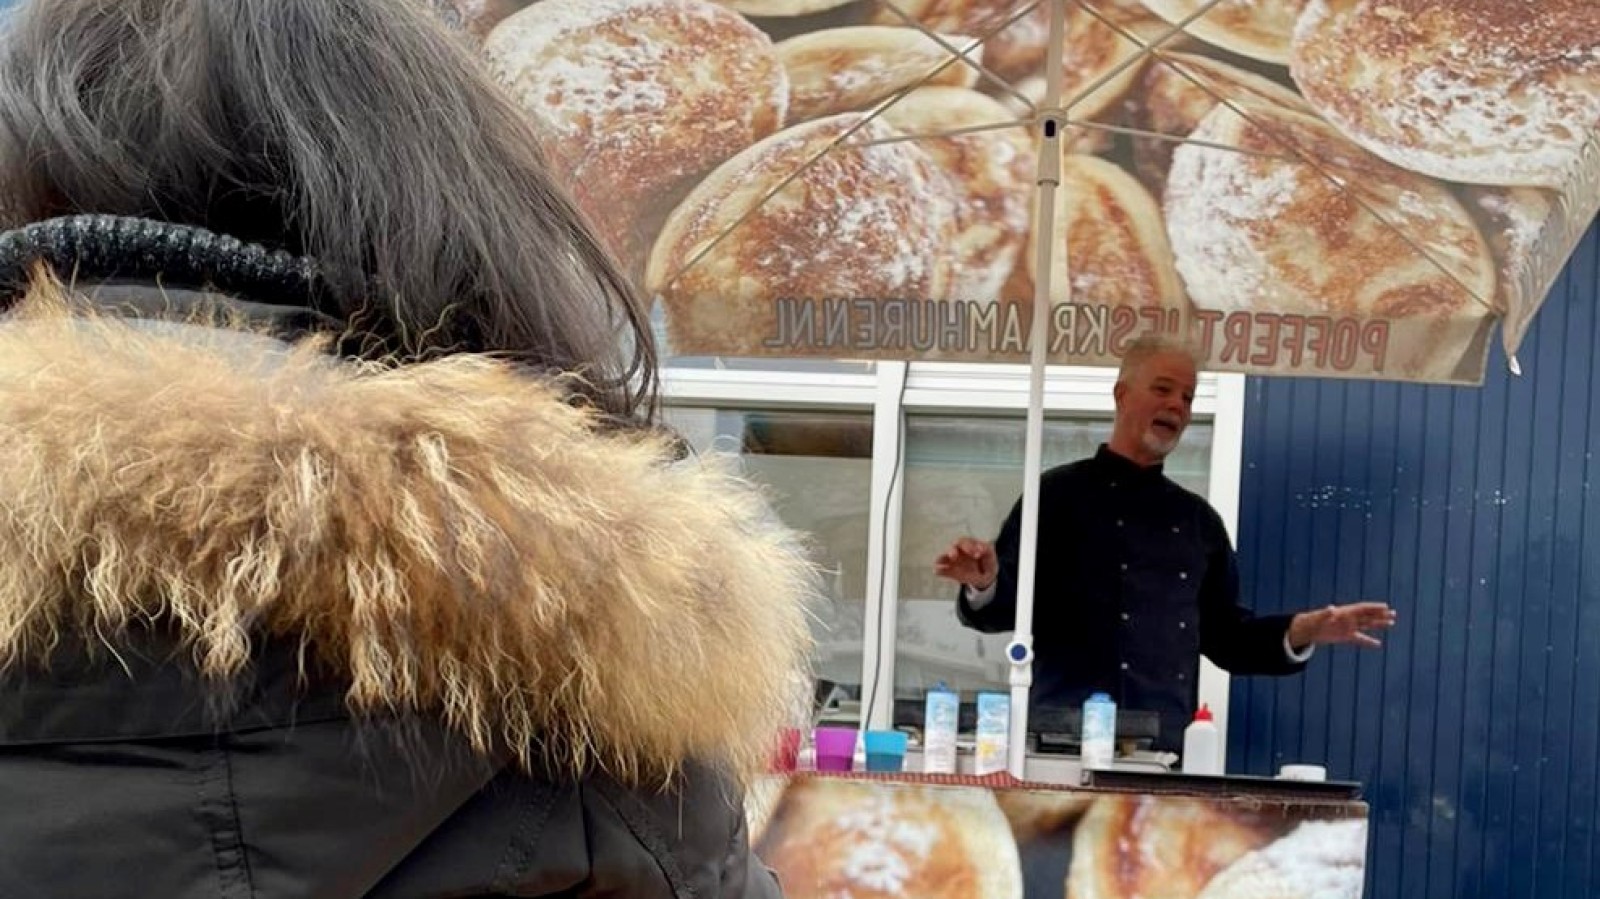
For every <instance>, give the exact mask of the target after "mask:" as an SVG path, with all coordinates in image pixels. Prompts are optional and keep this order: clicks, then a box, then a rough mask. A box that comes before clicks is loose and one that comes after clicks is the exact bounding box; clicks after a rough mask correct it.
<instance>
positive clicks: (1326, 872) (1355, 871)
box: [1200, 819, 1367, 899]
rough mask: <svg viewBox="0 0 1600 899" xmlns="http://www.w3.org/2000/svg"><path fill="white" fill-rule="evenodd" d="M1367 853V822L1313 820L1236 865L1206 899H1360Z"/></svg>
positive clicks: (1209, 889)
mask: <svg viewBox="0 0 1600 899" xmlns="http://www.w3.org/2000/svg"><path fill="white" fill-rule="evenodd" d="M1366 851H1367V826H1366V823H1365V822H1363V821H1360V820H1355V819H1353V820H1349V821H1307V822H1305V823H1303V824H1301V825H1300V826H1299V827H1297V828H1295V829H1294V830H1293V831H1291V832H1290V833H1289V834H1288V835H1287V836H1285V837H1283V838H1281V839H1279V840H1277V841H1275V842H1273V843H1272V844H1271V845H1269V846H1266V847H1265V848H1262V849H1258V850H1256V851H1254V852H1252V853H1250V854H1249V855H1246V856H1245V857H1243V858H1241V859H1239V860H1238V861H1237V862H1235V863H1233V864H1232V865H1230V866H1229V867H1228V868H1227V869H1225V870H1224V871H1222V872H1221V873H1220V874H1218V875H1217V876H1216V877H1215V878H1213V879H1212V881H1211V883H1210V884H1208V885H1207V886H1206V888H1205V889H1204V890H1203V891H1201V893H1200V899H1258V897H1259V899H1266V897H1272V899H1360V897H1361V888H1362V882H1363V880H1364V879H1365V876H1366V867H1365V859H1366Z"/></svg>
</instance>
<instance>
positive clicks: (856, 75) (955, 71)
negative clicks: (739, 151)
mask: <svg viewBox="0 0 1600 899" xmlns="http://www.w3.org/2000/svg"><path fill="white" fill-rule="evenodd" d="M952 47H953V48H955V49H956V50H960V51H966V52H967V55H966V58H967V59H969V60H971V61H972V63H974V64H976V63H981V62H982V61H983V52H984V48H983V47H982V46H981V45H978V44H977V43H976V42H975V41H974V40H972V39H971V38H969V37H965V36H961V35H946V34H941V35H937V36H935V35H931V34H925V33H923V32H922V31H919V30H918V29H915V28H891V27H885V26H877V25H853V26H846V27H843V28H825V29H823V30H821V31H812V32H809V33H807V34H802V35H799V36H798V37H792V38H789V39H788V40H786V41H782V42H780V43H779V44H777V46H776V47H775V48H774V49H775V52H776V53H777V54H778V59H779V60H781V61H782V63H783V67H784V70H785V71H787V72H788V75H789V85H790V119H791V121H795V122H802V121H805V120H807V119H814V118H818V117H820V116H826V115H832V114H834V113H840V112H855V111H857V110H860V109H865V108H866V107H868V106H871V105H872V104H874V103H877V102H878V101H879V100H884V99H887V98H888V97H889V96H890V95H892V94H895V93H897V92H900V91H903V90H906V89H908V88H914V87H921V86H927V85H933V86H939V85H946V86H953V87H971V86H972V85H974V84H976V83H977V81H978V70H977V69H976V68H975V67H974V66H973V65H970V64H968V63H966V62H963V61H961V60H960V59H957V58H956V56H955V54H954V53H952V52H951V51H950V49H949V48H952Z"/></svg>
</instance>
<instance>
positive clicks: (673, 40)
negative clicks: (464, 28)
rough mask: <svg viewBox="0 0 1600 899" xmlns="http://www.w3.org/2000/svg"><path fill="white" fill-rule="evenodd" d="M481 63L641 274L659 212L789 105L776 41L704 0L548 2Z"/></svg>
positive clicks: (492, 36)
mask: <svg viewBox="0 0 1600 899" xmlns="http://www.w3.org/2000/svg"><path fill="white" fill-rule="evenodd" d="M482 54H483V57H484V58H485V59H486V60H487V62H488V65H489V69H490V72H491V73H492V74H493V75H494V77H495V79H496V80H497V81H499V82H500V83H501V84H503V85H505V86H506V87H507V88H509V89H510V90H511V92H512V94H513V95H514V96H515V97H516V98H517V100H518V101H519V102H520V103H521V104H522V106H523V107H524V108H525V109H527V110H528V111H529V112H530V113H532V114H533V116H534V117H535V118H536V119H537V120H538V121H539V122H541V123H542V124H544V125H545V126H546V128H547V130H548V133H549V135H550V140H549V143H548V144H547V150H548V152H549V153H550V155H551V156H552V158H553V161H554V162H555V164H556V165H557V167H558V168H559V169H562V170H564V171H565V172H566V173H567V174H568V176H569V177H568V179H567V182H566V183H567V184H568V185H570V187H571V189H572V191H573V193H574V194H575V196H576V198H577V200H578V202H579V204H580V205H581V206H582V207H583V208H584V211H585V212H587V213H588V214H589V218H590V220H591V221H593V222H595V223H596V224H597V225H598V226H599V227H600V228H601V230H602V231H603V232H604V235H605V237H606V238H607V239H608V242H609V243H610V244H611V245H612V249H613V250H615V251H616V252H618V253H619V254H620V255H621V256H622V257H623V259H624V260H625V261H627V262H629V263H630V264H633V265H635V266H637V265H638V264H640V263H642V261H643V256H644V253H645V252H646V251H647V250H648V246H649V236H651V232H653V224H651V223H652V222H654V221H655V220H657V219H659V217H660V216H661V215H664V214H665V211H666V210H665V209H663V208H660V206H661V205H662V204H663V203H664V202H665V201H667V200H668V199H670V198H672V197H673V196H674V192H675V191H676V190H677V189H678V188H679V187H680V186H682V185H684V183H685V182H686V181H688V180H690V179H693V178H695V177H697V176H699V175H701V174H702V173H704V172H706V171H709V170H710V169H711V168H713V167H714V166H716V165H717V164H718V163H720V162H722V161H723V160H725V159H727V158H729V157H731V156H733V155H734V154H736V153H738V152H739V151H741V150H743V149H745V148H746V147H748V146H750V145H751V144H753V143H755V142H756V141H758V140H760V139H761V138H764V137H766V136H767V135H769V134H771V133H773V132H775V131H777V130H778V128H779V127H780V126H781V125H782V124H783V121H784V117H785V113H786V111H787V109H788V104H789V82H788V76H787V74H786V73H785V72H784V69H783V66H782V65H781V64H780V63H779V61H778V57H777V55H776V53H774V51H773V47H772V42H771V41H770V40H769V39H768V37H767V36H766V35H765V34H763V33H762V32H761V31H760V30H759V29H757V28H756V27H755V26H754V25H752V24H750V22H749V21H747V20H746V19H745V18H744V17H743V16H741V15H739V14H738V13H735V12H733V11H732V10H728V9H724V8H722V7H720V6H716V5H713V4H711V3H709V2H706V0H541V2H539V3H535V4H533V5H532V6H529V7H527V8H526V9H523V10H522V11H520V12H518V13H515V14H513V15H511V16H509V17H508V18H506V19H505V20H504V21H502V22H500V23H499V24H498V25H496V26H495V28H494V30H492V31H491V32H490V33H489V36H488V37H487V38H486V39H485V40H484V44H483V48H482ZM641 229H642V230H643V232H644V233H641Z"/></svg>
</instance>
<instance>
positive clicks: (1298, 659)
mask: <svg viewBox="0 0 1600 899" xmlns="http://www.w3.org/2000/svg"><path fill="white" fill-rule="evenodd" d="M1316 651H1317V644H1315V643H1313V644H1311V645H1310V646H1307V647H1306V648H1305V650H1304V651H1302V652H1295V651H1294V647H1293V646H1290V645H1289V632H1288V631H1284V632H1283V654H1284V655H1286V656H1288V657H1289V661H1291V662H1293V663H1295V664H1296V665H1299V664H1301V663H1303V662H1306V661H1308V660H1309V659H1310V658H1311V654H1312V653H1314V652H1316Z"/></svg>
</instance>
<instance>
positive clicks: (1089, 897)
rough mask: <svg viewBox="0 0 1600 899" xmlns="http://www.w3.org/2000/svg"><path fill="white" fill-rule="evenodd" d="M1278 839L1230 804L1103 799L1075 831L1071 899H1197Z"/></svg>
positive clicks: (1172, 799) (1154, 798) (1168, 798)
mask: <svg viewBox="0 0 1600 899" xmlns="http://www.w3.org/2000/svg"><path fill="white" fill-rule="evenodd" d="M1273 836H1275V830H1274V828H1273V826H1272V825H1271V824H1270V823H1268V822H1267V821H1265V820H1263V819H1261V818H1260V817H1258V816H1256V815H1254V814H1252V813H1249V812H1246V811H1244V810H1243V809H1240V808H1238V807H1236V806H1233V805H1230V804H1227V803H1222V802H1216V801H1208V800H1204V799H1191V800H1183V799H1179V798H1176V797H1171V796H1160V797H1157V796H1136V795H1126V796H1118V795H1110V796H1102V797H1100V798H1099V799H1097V800H1095V803H1094V805H1093V806H1092V807H1091V808H1090V809H1089V811H1088V813H1087V814H1086V815H1084V817H1083V819H1082V820H1081V821H1079V822H1078V826H1077V829H1076V831H1075V832H1074V835H1073V844H1072V865H1071V868H1070V870H1069V871H1068V873H1067V892H1066V895H1067V899H1150V897H1155V896H1159V897H1161V899H1195V897H1196V896H1198V895H1199V894H1200V891H1201V890H1202V889H1203V888H1204V887H1205V886H1206V884H1207V883H1209V882H1210V881H1211V878H1212V876H1213V875H1215V874H1216V873H1217V872H1218V871H1221V870H1223V869H1224V868H1226V867H1228V866H1229V865H1231V864H1233V863H1234V862H1236V861H1238V860H1239V859H1240V858H1243V857H1244V856H1245V855H1246V854H1247V853H1249V852H1251V851H1252V850H1255V849H1258V848H1260V847H1262V846H1265V845H1266V844H1267V843H1268V842H1269V841H1270V840H1271V839H1272V838H1273Z"/></svg>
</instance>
